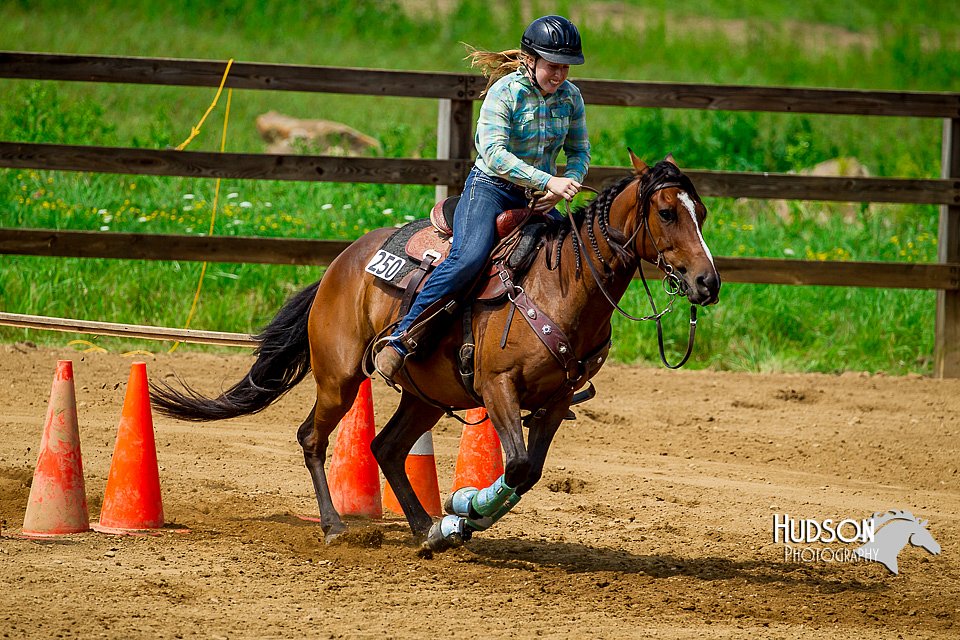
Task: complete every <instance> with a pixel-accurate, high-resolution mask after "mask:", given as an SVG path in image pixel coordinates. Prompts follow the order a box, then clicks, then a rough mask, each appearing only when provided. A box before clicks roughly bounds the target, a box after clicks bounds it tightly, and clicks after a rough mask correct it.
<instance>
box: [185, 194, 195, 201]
mask: <svg viewBox="0 0 960 640" xmlns="http://www.w3.org/2000/svg"><path fill="white" fill-rule="evenodd" d="M195 197H196V196H195V195H193V194H192V193H185V194H183V199H184V200H193V199H194V198H195Z"/></svg>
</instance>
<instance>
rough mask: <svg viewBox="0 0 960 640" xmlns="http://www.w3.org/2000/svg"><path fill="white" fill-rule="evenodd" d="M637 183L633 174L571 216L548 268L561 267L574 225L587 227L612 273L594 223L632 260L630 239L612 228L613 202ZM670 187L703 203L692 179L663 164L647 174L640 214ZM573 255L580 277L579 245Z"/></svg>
mask: <svg viewBox="0 0 960 640" xmlns="http://www.w3.org/2000/svg"><path fill="white" fill-rule="evenodd" d="M635 179H636V176H635V175H633V174H631V175H628V176H624V177H623V178H621V179H620V180H618V181H617V182H616V183H614V184H612V185H610V186H609V187H607V188H606V189H604V190H603V191H601V192H600V194H599V195H598V196H597V197H596V198H594V199H593V201H592V202H590V203H589V204H587V205H584V206H580V207H577V208H576V209H575V210H574V211H573V212H572V213H571V214H570V216H569V218H567V219H564V220H563V221H562V222H560V223H559V228H558V229H557V242H556V250H555V255H554V260H553V264H551V263H550V259H549V258H550V257H549V256H547V266H548V267H549V268H550V269H556V268H557V267H558V266H559V265H560V251H561V249H562V247H563V241H564V239H565V238H566V237H567V235H568V234H569V233H570V232H571V231H572V230H573V229H572V227H571V224H576V225H577V229H583V228H584V225H586V229H587V236H588V237H589V239H590V246H591V248H592V249H593V252H594V255H596V256H597V258H598V260H599V261H600V264H601V265H602V266H603V269H604V272H606V273H609V272H610V265H608V264H607V261H606V260H605V259H604V257H603V255H602V254H601V253H600V245H599V243H598V242H597V237H596V233H595V231H594V224H593V223H594V221H596V222H597V225H596V226H597V227H599V228H600V234H601V235H602V236H603V239H604V240H606V241H607V244H608V245H609V246H610V247H611V248H612V249H613V251H614V253H616V254H617V256H618V257H620V258H621V259H623V260H630V259H632V257H633V255H632V252H631V250H630V248H629V247H626V246H624V243H625V242H626V241H627V238H626V236H624V235H623V233H622V232H621V231H620V230H619V229H614V228H611V227H610V207H611V206H612V205H613V201H614V200H615V199H616V197H617V196H618V195H620V193H621V192H622V191H623V190H624V189H625V188H626V187H627V185H628V184H630V183H631V182H633V181H634V180H635ZM668 184H677V185H680V187H681V188H682V189H683V190H684V191H686V192H687V193H689V194H690V196H691V197H692V198H694V199H695V200H697V201H699V200H700V196H699V195H698V194H697V190H696V189H695V188H694V186H693V183H692V182H691V181H690V178H688V177H687V176H685V175H684V174H683V172H681V171H680V169H678V168H677V166H676V165H675V164H673V163H672V162H668V161H666V160H663V161H661V162H658V163H657V164H656V165H654V166H653V167H651V168H650V170H649V171H647V172H646V173H644V174H643V177H642V178H641V179H640V198H641V201H640V207H639V209H640V211H643V212H646V211H648V210H649V207H650V198H651V197H652V196H653V194H654V193H655V192H656V191H657V189H658V188H659V187H661V186H663V185H668ZM644 215H645V214H644ZM573 254H574V256H575V257H576V261H577V276H579V275H580V268H581V264H582V258H581V256H580V246H579V244H578V243H576V242H574V243H573Z"/></svg>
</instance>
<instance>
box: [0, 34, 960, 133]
mask: <svg viewBox="0 0 960 640" xmlns="http://www.w3.org/2000/svg"><path fill="white" fill-rule="evenodd" d="M225 68H226V60H223V61H219V60H184V59H174V58H134V57H118V56H87V55H70V54H50V53H26V52H19V51H0V77H3V78H21V79H33V80H68V81H79V82H115V83H131V84H156V85H172V86H193V87H216V86H219V84H220V80H221V78H222V77H223V71H224V69H225ZM226 86H227V87H230V88H233V89H255V90H256V89H260V90H271V91H311V92H323V93H346V94H362V95H371V96H405V97H419V98H446V99H449V100H477V99H479V95H480V91H482V89H483V87H485V86H486V80H485V79H484V78H482V77H481V76H479V75H471V74H459V73H438V72H430V73H426V72H411V71H385V70H380V69H350V68H342V67H319V66H304V65H289V64H265V63H256V62H234V64H233V66H232V67H231V69H230V75H229V77H228V78H227V83H226ZM577 86H578V87H579V88H580V90H581V92H582V93H583V97H584V100H585V101H586V102H587V103H589V104H598V105H612V106H622V107H664V108H670V109H716V110H725V111H773V112H788V113H829V114H847V115H871V116H908V117H915V118H916V117H921V118H956V117H960V94H956V93H931V92H923V93H920V92H911V93H908V92H901V91H856V90H840V89H797V88H790V87H757V86H750V85H726V86H718V85H710V84H685V83H673V82H624V81H615V80H589V79H579V80H577Z"/></svg>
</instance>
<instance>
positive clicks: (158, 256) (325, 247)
mask: <svg viewBox="0 0 960 640" xmlns="http://www.w3.org/2000/svg"><path fill="white" fill-rule="evenodd" d="M349 244H350V243H349V242H347V241H342V240H300V239H288V238H256V237H239V236H215V237H210V236H182V235H161V234H142V233H114V232H101V231H50V230H47V229H0V253H7V254H19V255H34V256H50V257H54V256H56V257H72V258H117V259H124V260H187V261H191V260H192V261H197V262H201V261H210V262H237V263H258V264H291V265H316V266H326V265H329V264H330V262H331V261H332V260H333V259H334V258H336V257H337V256H338V255H340V253H341V252H343V250H344V249H346V248H347V246H349ZM716 263H717V269H718V270H719V271H720V274H721V275H722V277H723V280H724V282H751V283H755V284H792V285H828V286H851V287H884V288H904V289H942V290H946V291H960V263H958V264H939V263H935V264H930V263H926V264H924V263H901V262H852V261H846V262H840V261H817V262H812V261H805V260H785V259H778V258H724V257H718V258H717V259H716ZM644 266H645V271H644V273H645V274H647V275H648V276H650V277H654V278H656V277H657V273H658V272H657V270H656V268H655V267H653V266H652V265H644Z"/></svg>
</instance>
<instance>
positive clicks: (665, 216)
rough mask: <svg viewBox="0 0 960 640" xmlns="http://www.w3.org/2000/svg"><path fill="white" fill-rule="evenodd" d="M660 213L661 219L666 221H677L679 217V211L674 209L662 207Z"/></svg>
mask: <svg viewBox="0 0 960 640" xmlns="http://www.w3.org/2000/svg"><path fill="white" fill-rule="evenodd" d="M658 213H659V214H660V219H661V220H663V221H664V222H675V221H676V219H677V212H676V211H674V210H673V209H660V211H658Z"/></svg>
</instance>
